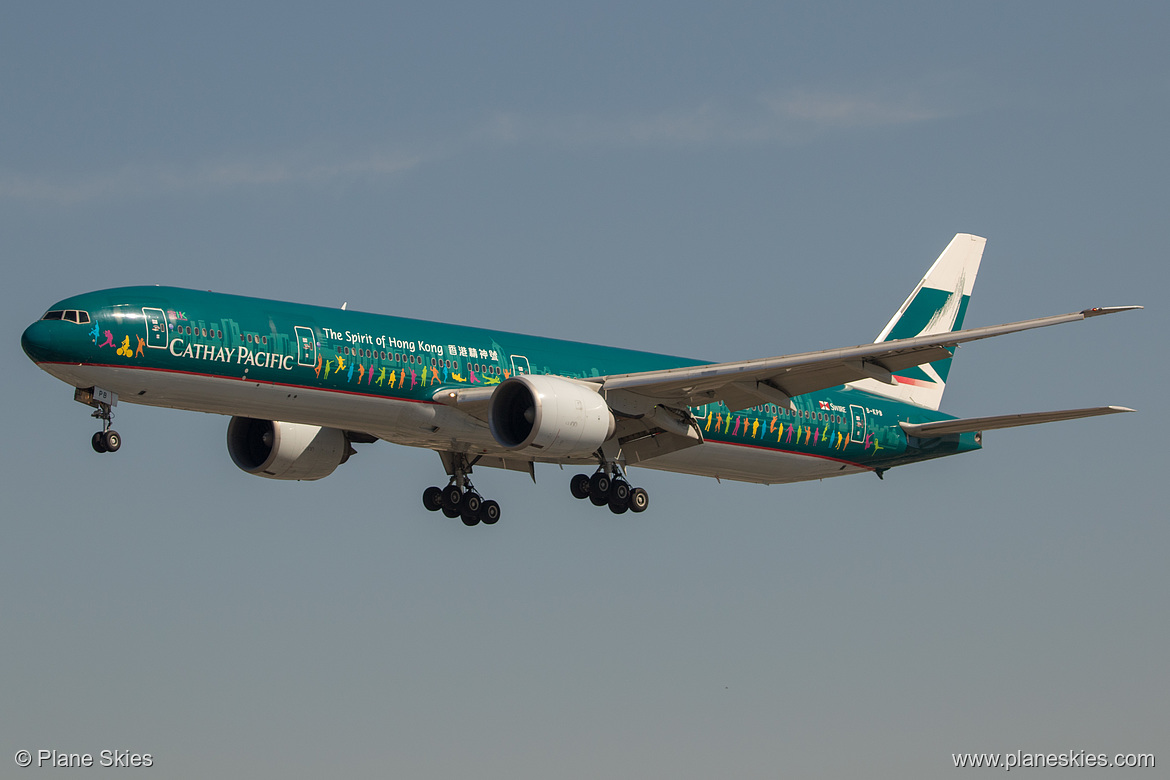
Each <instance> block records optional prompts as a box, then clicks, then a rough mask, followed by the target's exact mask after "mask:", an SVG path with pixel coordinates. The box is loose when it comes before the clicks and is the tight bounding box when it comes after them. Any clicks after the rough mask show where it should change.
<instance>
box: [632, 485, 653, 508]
mask: <svg viewBox="0 0 1170 780" xmlns="http://www.w3.org/2000/svg"><path fill="white" fill-rule="evenodd" d="M648 506H650V494H649V493H647V492H646V491H645V490H643V489H642V488H634V489H633V490H631V491H630V511H631V512H645V511H646V507H648Z"/></svg>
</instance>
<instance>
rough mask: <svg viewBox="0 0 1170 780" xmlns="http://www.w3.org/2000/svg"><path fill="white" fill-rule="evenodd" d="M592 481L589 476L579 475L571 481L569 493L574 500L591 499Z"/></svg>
mask: <svg viewBox="0 0 1170 780" xmlns="http://www.w3.org/2000/svg"><path fill="white" fill-rule="evenodd" d="M589 483H590V479H589V475H588V474H578V475H577V476H575V477H573V478H572V479H570V480H569V492H571V493H572V494H573V498H589V491H590V485H589Z"/></svg>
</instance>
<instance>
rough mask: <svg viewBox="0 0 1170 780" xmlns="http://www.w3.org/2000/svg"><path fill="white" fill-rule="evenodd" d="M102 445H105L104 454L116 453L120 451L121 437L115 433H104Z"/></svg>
mask: <svg viewBox="0 0 1170 780" xmlns="http://www.w3.org/2000/svg"><path fill="white" fill-rule="evenodd" d="M102 444H104V445H106V452H117V451H118V450H120V449H122V437H121V435H120V434H119V433H118V432H117V431H106V432H105V433H103V434H102Z"/></svg>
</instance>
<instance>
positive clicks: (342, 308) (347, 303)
mask: <svg viewBox="0 0 1170 780" xmlns="http://www.w3.org/2000/svg"><path fill="white" fill-rule="evenodd" d="M346 306H349V301H346V302H345V303H343V304H341V310H342V311H345V307H346Z"/></svg>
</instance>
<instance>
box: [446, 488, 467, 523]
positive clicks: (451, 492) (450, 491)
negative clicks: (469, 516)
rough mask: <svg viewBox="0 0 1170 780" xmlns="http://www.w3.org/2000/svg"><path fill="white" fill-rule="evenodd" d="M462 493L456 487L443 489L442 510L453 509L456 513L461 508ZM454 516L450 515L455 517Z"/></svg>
mask: <svg viewBox="0 0 1170 780" xmlns="http://www.w3.org/2000/svg"><path fill="white" fill-rule="evenodd" d="M462 505H463V491H462V490H460V489H459V486H458V485H448V486H447V487H445V488H443V508H444V509H454V510H456V512H458V510H460V509H462V508H463V506H462ZM455 516H456V515H452V517H455Z"/></svg>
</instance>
